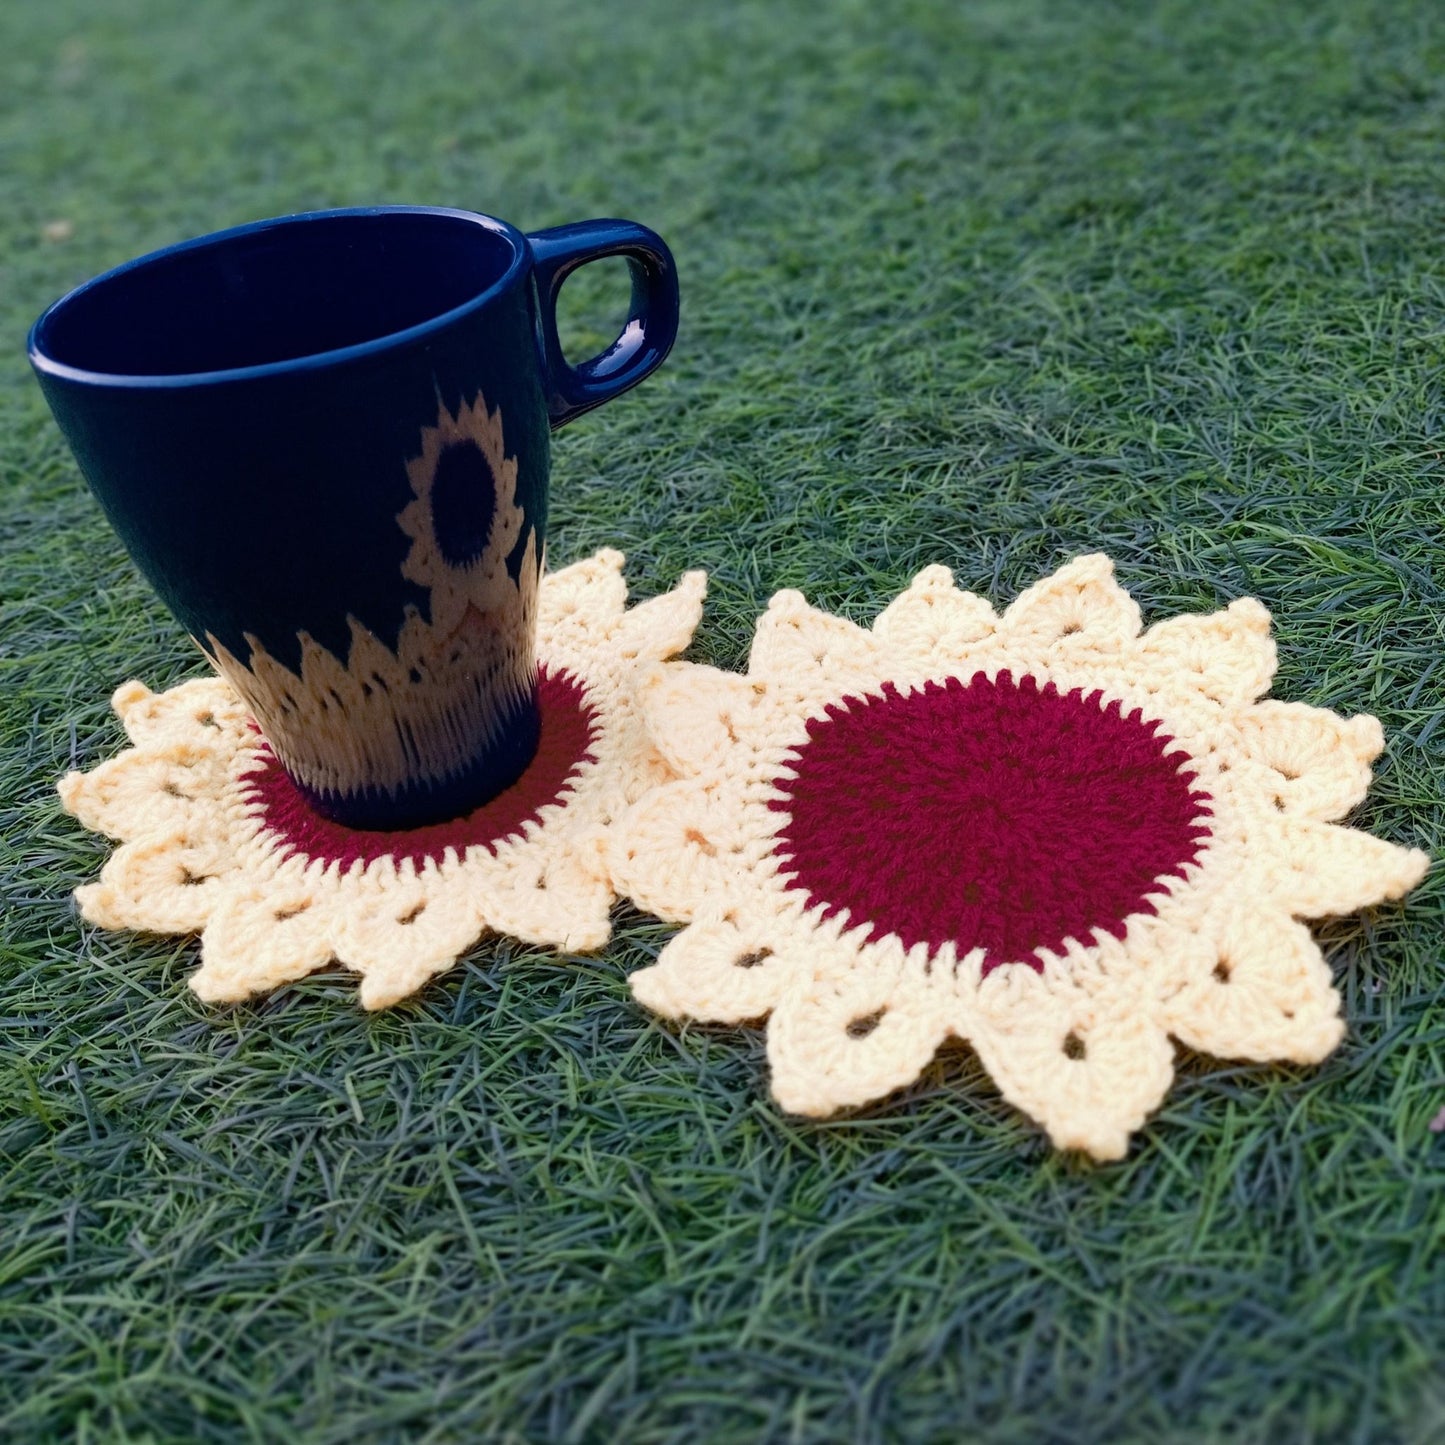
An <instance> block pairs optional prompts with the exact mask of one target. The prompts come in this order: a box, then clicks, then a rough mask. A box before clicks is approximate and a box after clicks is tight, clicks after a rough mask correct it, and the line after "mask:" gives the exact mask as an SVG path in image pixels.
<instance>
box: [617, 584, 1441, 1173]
mask: <svg viewBox="0 0 1445 1445" xmlns="http://www.w3.org/2000/svg"><path fill="white" fill-rule="evenodd" d="M1274 667H1275V649H1274V644H1273V642H1272V641H1271V639H1270V619H1269V614H1268V613H1267V612H1266V611H1265V609H1264V608H1263V607H1262V606H1261V605H1260V604H1259V603H1258V602H1255V601H1251V600H1242V601H1238V602H1235V603H1233V604H1231V606H1230V607H1229V608H1228V609H1227V610H1225V611H1223V612H1216V613H1213V614H1211V615H1208V616H1182V617H1175V618H1171V619H1169V620H1167V621H1164V622H1160V623H1158V624H1156V625H1155V626H1153V627H1151V628H1149V629H1148V631H1145V632H1142V633H1141V631H1140V614H1139V609H1138V607H1137V606H1136V605H1135V603H1134V602H1133V600H1132V599H1131V598H1130V597H1129V596H1128V594H1127V593H1126V592H1124V591H1123V590H1122V589H1121V588H1120V587H1119V586H1118V585H1117V584H1116V583H1115V582H1114V580H1113V568H1112V565H1111V564H1110V562H1109V560H1108V559H1107V558H1105V557H1102V556H1089V557H1084V558H1081V559H1079V560H1078V561H1075V562H1073V563H1071V564H1070V565H1068V566H1066V567H1064V568H1063V569H1062V570H1061V571H1059V572H1057V573H1055V574H1054V575H1053V576H1051V577H1048V578H1046V579H1045V580H1044V581H1042V582H1040V583H1038V584H1037V585H1036V586H1034V587H1031V588H1030V589H1029V590H1028V591H1027V592H1025V593H1024V594H1023V595H1022V596H1020V597H1019V598H1018V600H1017V601H1015V602H1014V603H1013V605H1012V606H1011V607H1009V608H1008V609H1007V611H1005V612H1004V613H1003V614H1002V615H998V614H996V613H995V612H994V609H993V608H992V607H991V606H990V605H989V604H988V603H987V602H986V601H984V600H983V599H982V598H980V597H976V596H974V595H972V594H971V593H968V592H962V591H960V590H959V589H958V588H957V587H955V585H954V583H953V579H952V576H951V574H950V573H949V572H948V570H947V569H946V568H943V567H929V568H927V569H925V570H924V571H923V572H921V573H920V574H919V575H918V576H917V577H916V578H915V579H914V581H913V583H912V585H911V586H910V587H909V588H908V590H907V591H906V592H904V593H903V594H902V595H901V596H899V597H898V598H897V599H896V600H895V601H894V602H893V603H892V604H891V605H890V606H889V607H888V608H887V609H886V611H884V612H883V614H882V615H881V616H880V617H879V618H878V619H877V621H876V622H875V623H874V625H873V627H872V629H871V630H865V629H863V628H861V627H856V626H854V625H853V624H852V623H850V622H846V621H843V620H842V619H840V618H837V617H832V616H828V615H827V614H825V613H822V612H819V611H816V610H814V609H813V608H811V607H809V606H808V604H807V603H806V602H805V601H804V599H803V597H802V596H801V595H800V594H799V593H797V592H791V591H790V592H780V593H779V594H778V595H777V596H776V597H774V598H773V600H772V603H771V605H770V606H769V608H768V611H767V613H766V615H765V616H764V617H763V618H762V619H761V620H760V621H759V623H758V627H757V634H756V637H755V639H754V641H753V646H752V652H751V657H750V660H749V666H748V671H747V674H746V675H745V676H739V675H736V674H731V673H726V672H719V671H716V670H714V669H713V668H709V667H701V666H696V665H692V664H687V663H680V662H674V663H667V664H661V665H658V666H655V667H654V668H653V669H652V670H651V673H650V675H649V676H648V678H647V679H646V681H645V683H644V684H643V690H642V699H643V708H644V713H645V716H646V718H647V723H648V727H649V730H650V732H651V734H652V737H653V740H654V742H655V743H656V745H657V747H658V749H659V751H660V752H661V753H662V755H663V757H664V758H665V759H666V761H667V762H668V763H669V764H670V765H671V767H672V768H673V769H674V770H675V771H676V773H677V774H678V777H677V779H676V780H674V781H671V782H665V783H663V784H661V785H660V786H659V787H657V788H656V789H654V790H653V791H652V792H651V793H649V794H648V795H647V796H646V797H644V798H643V799H642V800H641V801H640V802H639V803H638V804H637V805H636V806H635V807H634V808H633V809H632V810H631V811H630V812H629V813H628V815H627V816H626V817H625V818H624V819H623V820H622V822H621V823H620V825H619V827H618V829H616V830H614V833H613V839H612V870H613V877H614V880H615V881H616V884H617V886H618V888H619V890H620V891H622V892H625V893H627V894H629V895H630V896H631V897H632V898H634V899H635V900H636V901H637V902H638V903H639V904H640V905H641V906H642V907H644V908H647V909H650V910H652V911H653V912H655V913H657V914H659V915H660V916H661V917H663V918H666V919H670V920H674V921H681V922H686V923H687V924H688V927H687V928H685V929H684V930H683V931H682V932H681V933H679V934H678V935H677V936H676V937H675V938H673V939H672V940H671V941H670V942H669V943H668V944H667V946H666V947H665V948H664V949H663V951H662V953H661V955H660V957H659V958H658V961H657V963H656V964H655V965H653V966H651V967H648V968H645V969H642V970H641V971H639V972H637V973H635V974H633V976H632V980H631V982H632V988H633V991H634V993H635V994H636V996H637V997H638V998H639V999H640V1000H641V1001H642V1002H643V1003H644V1004H646V1005H647V1006H648V1007H649V1008H651V1009H654V1010H656V1011H657V1012H659V1013H661V1014H665V1015H667V1016H669V1017H680V1016H689V1017H692V1018H695V1019H703V1020H712V1021H717V1022H727V1023H731V1022H736V1021H740V1020H744V1019H757V1018H761V1017H762V1016H764V1015H768V1016H769V1022H768V1058H769V1061H770V1064H771V1070H772V1090H773V1094H774V1096H775V1097H776V1099H777V1100H778V1102H779V1103H780V1104H781V1105H782V1106H783V1107H784V1108H785V1109H788V1110H789V1111H791V1112H794V1113H799V1114H810V1115H826V1114H829V1113H831V1112H833V1111H834V1110H837V1109H840V1108H843V1107H845V1106H849V1105H856V1104H861V1103H864V1102H865V1101H867V1100H871V1099H875V1098H878V1097H879V1096H881V1095H883V1094H886V1093H887V1092H889V1091H890V1090H892V1089H894V1088H896V1087H898V1086H900V1085H903V1084H906V1083H908V1082H910V1081H911V1080H912V1079H914V1078H915V1077H916V1076H917V1074H918V1073H919V1071H920V1070H921V1069H922V1068H923V1066H924V1065H925V1064H926V1063H927V1062H928V1060H929V1059H930V1058H931V1057H932V1055H933V1053H934V1051H935V1049H936V1048H937V1047H938V1045H939V1044H940V1043H941V1042H942V1041H943V1039H944V1038H945V1037H946V1036H948V1035H950V1034H952V1035H957V1036H959V1037H962V1038H965V1039H967V1040H968V1041H969V1042H970V1043H971V1044H972V1045H973V1047H974V1048H975V1049H976V1050H977V1052H978V1055H979V1057H980V1058H981V1060H982V1062H983V1064H984V1066H985V1067H986V1068H987V1069H988V1071H989V1073H990V1074H991V1075H992V1076H993V1078H994V1080H995V1081H996V1082H997V1084H998V1086H999V1088H1000V1089H1001V1090H1002V1091H1003V1094H1004V1096H1005V1097H1006V1098H1008V1099H1009V1100H1010V1101H1011V1102H1012V1103H1013V1104H1015V1105H1016V1106H1017V1107H1018V1108H1020V1109H1022V1110H1023V1111H1024V1112H1025V1113H1027V1114H1029V1115H1031V1116H1032V1117H1033V1118H1035V1119H1036V1120H1038V1121H1039V1122H1040V1123H1041V1124H1042V1125H1043V1126H1044V1128H1045V1129H1046V1130H1047V1131H1048V1133H1049V1136H1050V1137H1051V1138H1052V1140H1053V1142H1054V1143H1055V1144H1056V1145H1058V1146H1059V1147H1063V1148H1079V1149H1083V1150H1087V1151H1088V1152H1089V1153H1091V1154H1093V1155H1095V1156H1096V1157H1098V1158H1101V1159H1110V1158H1118V1157H1120V1156H1122V1155H1123V1154H1124V1152H1125V1149H1126V1147H1127V1143H1128V1140H1129V1136H1130V1134H1131V1133H1132V1132H1133V1131H1134V1130H1136V1129H1138V1128H1139V1126H1140V1125H1141V1124H1142V1123H1143V1121H1144V1119H1145V1117H1146V1116H1147V1115H1148V1114H1149V1113H1150V1111H1152V1110H1153V1109H1154V1108H1155V1107H1156V1106H1157V1105H1158V1104H1159V1103H1160V1101H1161V1100H1162V1098H1163V1097H1164V1094H1165V1091H1166V1090H1167V1089H1168V1086H1169V1083H1170V1081H1171V1079H1172V1077H1173V1058H1174V1050H1173V1047H1172V1046H1171V1044H1170V1038H1171V1036H1172V1037H1173V1038H1175V1039H1178V1040H1179V1041H1180V1042H1182V1043H1184V1044H1186V1045H1187V1046H1189V1047H1191V1048H1196V1049H1201V1050H1204V1051H1207V1052H1209V1053H1211V1054H1215V1055H1218V1056H1220V1057H1224V1058H1235V1059H1255V1060H1271V1059H1275V1060H1285V1059H1288V1060H1294V1061H1296V1062H1314V1061H1317V1060H1319V1059H1322V1058H1323V1057H1324V1056H1325V1055H1326V1054H1328V1053H1329V1052H1330V1050H1331V1049H1333V1048H1334V1046H1335V1045H1336V1044H1337V1043H1338V1042H1339V1040H1340V1037H1341V1034H1342V1031H1343V1028H1342V1024H1341V1021H1340V1018H1339V998H1338V996H1337V995H1336V993H1335V990H1334V988H1333V986H1332V984H1331V979H1330V973H1329V969H1328V968H1327V967H1326V965H1325V963H1324V960H1323V958H1322V956H1321V954H1320V950H1319V948H1318V947H1317V946H1316V944H1315V942H1314V940H1313V938H1312V937H1311V935H1310V931H1309V929H1308V928H1307V927H1305V925H1304V924H1303V923H1301V922H1299V921H1298V920H1300V919H1302V918H1318V917H1321V916H1323V915H1326V914H1336V913H1347V912H1351V911H1353V910H1355V909H1358V908H1361V907H1364V906H1365V905H1367V904H1371V903H1375V902H1377V901H1379V900H1382V899H1390V898H1398V897H1400V896H1401V895H1402V894H1404V893H1405V892H1406V891H1407V890H1409V889H1410V888H1411V887H1413V886H1414V884H1416V883H1417V882H1418V881H1419V880H1420V878H1421V877H1422V876H1423V874H1424V872H1425V869H1426V865H1427V859H1426V857H1425V855H1424V854H1422V853H1420V852H1416V851H1411V850H1408V849H1405V848H1400V847H1396V846H1395V845H1393V844H1391V843H1387V842H1383V841H1382V840H1380V839H1378V838H1375V837H1372V836H1370V835H1369V834H1367V833H1364V832H1360V831H1357V830H1355V829H1353V828H1348V827H1341V826H1338V825H1337V824H1335V823H1333V822H1331V821H1330V820H1331V819H1336V818H1339V817H1341V816H1343V815H1344V814H1345V813H1346V812H1347V811H1348V810H1349V809H1350V808H1351V807H1352V806H1354V805H1355V804H1356V803H1358V802H1359V801H1360V799H1361V798H1363V797H1364V795H1365V791H1366V789H1367V787H1368V785H1369V779H1370V768H1369V764H1370V761H1371V760H1372V759H1373V758H1374V757H1375V756H1376V755H1377V754H1378V753H1379V752H1380V750H1381V748H1382V746H1383V736H1382V733H1381V729H1380V725H1379V723H1378V722H1377V721H1376V720H1375V719H1374V718H1372V717H1355V718H1350V719H1345V718H1341V717H1338V716H1336V715H1335V714H1334V713H1331V712H1327V711H1324V710H1323V709H1320V708H1316V707H1309V706H1305V705H1303V704H1300V703H1290V702H1277V701H1263V702H1261V701H1257V699H1259V698H1261V697H1262V696H1263V694H1264V693H1265V692H1266V691H1267V689H1268V687H1269V683H1270V678H1271V676H1272V675H1273V672H1274Z"/></svg>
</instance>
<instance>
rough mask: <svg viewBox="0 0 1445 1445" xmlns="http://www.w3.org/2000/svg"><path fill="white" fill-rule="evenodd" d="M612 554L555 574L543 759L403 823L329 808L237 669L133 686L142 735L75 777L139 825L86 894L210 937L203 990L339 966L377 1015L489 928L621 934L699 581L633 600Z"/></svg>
mask: <svg viewBox="0 0 1445 1445" xmlns="http://www.w3.org/2000/svg"><path fill="white" fill-rule="evenodd" d="M622 563H623V559H622V556H621V554H620V553H618V552H611V551H607V552H601V553H599V554H598V555H597V556H596V557H594V558H592V559H591V560H590V561H586V562H581V563H578V564H577V565H576V566H573V567H568V568H566V569H565V570H564V571H561V572H557V573H553V574H550V575H548V576H546V577H544V579H543V581H542V586H541V589H540V597H539V607H538V610H539V621H538V646H537V650H538V657H539V661H540V701H541V714H542V739H541V744H540V746H539V748H538V751H537V755H536V757H535V758H534V760H533V762H532V764H531V766H530V767H529V768H528V770H527V772H526V773H525V774H524V775H523V776H522V777H521V778H520V779H519V780H518V782H517V783H515V784H514V785H513V786H512V787H511V788H509V789H508V790H507V791H506V792H505V793H503V794H502V795H501V796H500V797H498V798H496V799H494V800H493V801H492V802H490V803H488V804H487V805H486V806H484V807H482V808H479V809H478V810H477V811H476V812H474V813H472V814H470V815H469V816H467V817H465V818H460V819H457V820H456V821H455V822H451V823H444V824H439V825H436V826H432V827H426V828H417V829H414V830H410V831H407V832H399V833H372V832H362V831H358V830H353V829H348V828H343V827H341V826H339V825H337V824H335V823H331V822H328V821H327V820H326V819H324V818H322V817H321V816H320V815H318V814H317V813H315V812H313V811H312V809H311V808H310V807H309V806H308V804H307V803H306V802H305V800H304V799H303V798H302V796H301V794H300V793H299V792H298V791H297V789H296V787H295V785H294V784H293V783H292V782H291V780H290V779H289V778H288V777H287V776H286V774H285V773H284V772H282V771H281V769H280V767H279V766H278V765H277V763H276V760H275V758H274V756H273V755H272V753H271V749H270V748H269V746H268V745H267V743H266V742H265V740H264V739H263V738H262V736H261V734H260V732H259V731H258V730H257V729H256V726H255V724H254V723H253V722H252V721H251V718H250V715H249V713H248V712H247V711H246V709H245V707H244V705H243V704H242V703H241V702H240V700H239V698H238V697H237V695H236V693H235V692H234V691H233V690H232V688H231V686H230V684H228V683H226V682H224V681H222V680H221V679H219V678H207V679H204V680H200V681H196V682H186V683H182V684H181V685H180V686H179V687H174V688H172V689H170V691H168V692H164V693H159V694H153V693H151V692H150V691H148V690H147V689H146V688H145V687H143V686H142V685H141V684H140V683H138V682H129V683H126V684H125V685H124V686H123V687H121V688H120V689H119V690H118V691H117V692H116V694H115V709H116V711H117V713H119V714H120V717H121V720H122V722H123V723H124V724H125V729H126V732H127V733H128V734H129V736H130V738H131V741H132V742H133V743H134V744H135V746H134V747H133V748H130V749H127V750H126V751H125V752H123V753H122V754H121V755H120V756H119V757H117V758H114V759H113V760H111V761H110V762H106V763H102V764H101V765H100V766H99V767H97V768H95V769H94V770H93V771H92V772H90V773H86V774H83V775H82V774H80V773H71V774H70V775H69V776H68V777H66V778H65V779H64V780H63V781H62V782H61V784H60V796H61V799H62V801H63V802H64V804H65V806H66V808H68V809H69V810H70V812H72V813H74V814H75V816H76V817H77V818H79V819H80V821H81V822H82V823H84V824H85V825H86V827H88V828H93V829H95V830H97V831H98V832H102V833H106V834H108V835H110V836H111V837H113V838H120V839H123V840H125V841H124V842H123V843H122V845H121V846H120V847H119V848H118V849H116V851H115V853H114V855H113V856H112V857H111V859H110V860H109V862H108V863H107V864H106V865H105V868H104V870H103V871H102V873H101V877H100V881H99V882H98V883H94V884H91V885H89V886H87V887H83V888H79V889H77V890H76V898H77V900H78V901H79V903H80V908H81V912H82V913H83V914H84V915H85V917H86V918H87V919H89V920H90V921H91V922H92V923H96V924H99V925H100V926H101V927H103V928H134V929H147V930H151V931H154V932H159V933H188V932H200V934H201V966H200V968H199V969H198V970H197V971H196V972H195V973H194V974H192V976H191V980H190V982H191V987H192V988H193V989H194V990H195V991H196V993H198V994H199V995H200V996H201V997H202V998H203V999H208V1000H229V999H239V998H244V997H246V996H247V995H249V994H254V993H258V992H261V991H263V990H265V989H270V988H275V987H276V986H277V985H279V984H282V983H286V982H287V981H289V980H291V979H295V978H300V977H301V976H303V975H304V974H307V973H311V972H312V971H314V970H316V969H319V968H322V967H324V966H325V965H326V964H328V963H329V962H330V961H331V960H332V959H337V960H339V961H340V962H341V963H342V964H344V965H346V966H347V967H348V968H351V969H354V970H355V971H356V972H357V973H359V974H360V975H361V1002H362V1004H363V1005H364V1006H365V1007H367V1008H372V1009H374V1008H383V1007H385V1006H386V1005H388V1004H391V1003H395V1002H396V1001H397V1000H398V999H400V998H403V997H405V996H406V995H407V994H409V993H412V992H413V991H415V990H416V989H418V988H420V987H421V985H422V984H423V983H425V981H426V980H427V979H428V978H430V977H431V976H432V975H433V974H436V973H440V972H442V971H444V970H446V969H448V968H450V967H451V966H452V965H453V964H454V963H455V962H456V960H457V957H458V955H459V954H461V953H462V952H463V951H464V950H466V949H467V948H468V947H470V946H471V945H472V944H473V943H474V942H475V941H476V939H477V938H478V936H479V935H480V934H481V933H482V932H483V931H484V930H487V929H492V930H495V931H497V932H500V933H508V934H511V935H512V936H513V937H516V938H520V939H523V940H525V941H527V942H530V943H541V944H549V945H555V946H557V947H559V948H563V949H567V950H580V949H592V948H597V947H600V946H601V945H602V944H603V943H605V942H606V941H607V937H608V931H609V925H608V910H609V907H610V905H611V903H612V901H613V893H612V889H611V885H610V883H609V880H608V874H607V867H606V860H605V856H604V855H605V832H606V829H607V827H608V825H609V824H610V823H611V822H612V820H613V819H614V818H615V817H616V816H617V815H618V814H620V813H621V812H622V811H623V809H624V808H625V807H626V806H627V805H628V804H629V803H630V802H632V801H634V800H635V799H637V798H638V797H640V796H641V795H642V793H643V792H644V791H645V790H646V789H647V788H648V787H649V786H650V785H651V784H653V783H655V782H657V781H658V780H660V779H661V778H665V777H667V776H670V774H669V773H668V771H667V769H666V768H665V767H664V766H663V765H662V763H661V762H660V760H659V758H658V756H657V754H656V753H655V752H654V751H653V749H652V748H651V746H650V745H649V743H648V741H647V736H646V733H645V731H644V729H643V726H642V722H641V718H640V716H639V713H638V709H637V707H636V702H635V697H634V684H635V680H636V676H637V670H638V668H639V666H640V665H642V664H644V663H649V664H650V663H655V662H658V661H660V660H661V659H663V658H666V657H670V656H672V655H673V654H674V653H677V652H680V651H681V650H682V649H683V648H684V647H686V646H687V644H688V642H689V641H690V640H691V638H692V633H693V629H694V628H695V627H696V626H697V623H698V619H699V617H700V616H701V613H702V598H703V594H704V590H705V580H704V574H703V573H701V572H691V573H688V574H687V575H686V576H685V577H684V578H683V580H682V582H681V583H680V584H679V586H678V587H677V588H676V589H675V590H674V591H672V592H669V593H666V594H664V595H663V596H660V597H656V598H654V599H653V600H651V601H649V602H644V603H643V604H642V605H641V606H638V607H634V608H632V609H631V610H630V611H628V610H625V603H626V598H627V587H626V583H625V582H624V581H623V578H622Z"/></svg>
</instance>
